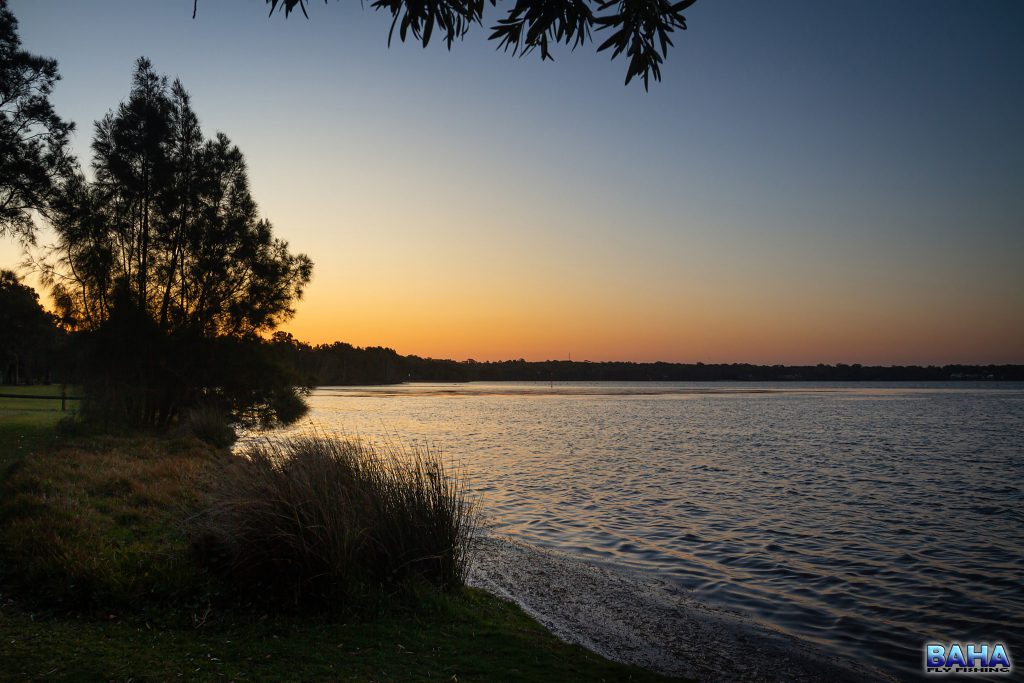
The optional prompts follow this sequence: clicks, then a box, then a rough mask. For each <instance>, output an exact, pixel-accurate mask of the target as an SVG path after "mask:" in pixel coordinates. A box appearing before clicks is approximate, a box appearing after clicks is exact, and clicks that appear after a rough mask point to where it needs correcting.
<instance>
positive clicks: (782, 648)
mask: <svg viewBox="0 0 1024 683" xmlns="http://www.w3.org/2000/svg"><path fill="white" fill-rule="evenodd" d="M470 583H471V584H472V585H474V586H476V587H479V588H482V589H485V590H487V591H489V592H491V593H494V594H495V595H498V596H500V597H503V598H506V599H508V600H511V601H513V602H515V603H516V604H518V605H519V606H520V607H521V608H522V609H523V610H524V611H526V612H527V613H528V614H530V615H531V616H533V617H534V618H535V619H537V620H538V621H540V622H541V623H542V624H544V625H545V626H546V627H547V628H548V629H550V630H551V631H552V632H553V633H554V634H555V635H557V636H558V637H560V638H562V639H563V640H565V641H567V642H570V643H576V644H579V645H582V646H583V647H586V648H589V649H591V650H593V651H595V652H597V653H599V654H601V655H603V656H605V657H608V658H610V659H614V660H617V661H621V662H624V663H628V664H635V665H638V666H642V667H645V668H648V669H651V670H653V671H656V672H658V673H662V674H666V675H669V676H683V677H687V678H691V679H695V680H698V681H705V682H708V683H713V682H717V681H722V682H726V681H791V682H792V681H803V682H807V683H810V682H812V681H829V682H830V683H840V682H845V681H850V682H853V681H866V680H876V681H878V680H880V681H893V680H896V679H895V678H893V677H891V676H889V675H887V674H885V673H883V672H881V671H878V670H876V669H873V668H869V667H866V666H864V665H860V664H857V663H855V662H851V661H848V660H844V659H842V658H839V657H836V656H833V655H831V654H829V653H828V652H826V651H824V650H823V649H821V648H820V647H818V646H816V645H814V644H812V643H810V642H807V641H804V640H801V639H799V638H795V637H793V636H790V635H787V634H784V633H781V632H779V631H775V630H773V629H770V628H768V627H766V626H764V625H761V624H759V623H757V622H755V621H754V620H752V619H750V618H749V617H746V616H744V615H742V614H740V613H737V612H735V611H731V610H727V609H724V608H721V607H718V606H712V605H706V604H703V603H700V602H698V601H696V600H695V599H693V598H692V597H691V596H689V595H687V593H686V592H684V591H681V590H679V589H676V588H674V587H672V586H670V585H668V584H666V583H664V582H661V581H657V580H651V579H645V578H642V577H638V576H634V575H631V574H626V573H620V572H618V571H613V570H610V569H608V568H605V567H601V566H598V565H594V564H589V563H587V562H583V561H580V560H577V559H574V558H572V557H569V556H567V555H564V554H561V553H557V552H553V551H550V550H547V549H542V548H538V547H535V546H530V545H527V544H524V543H521V542H518V541H515V540H512V539H509V538H506V537H501V536H495V535H484V536H481V537H480V538H479V539H477V553H476V557H475V559H474V563H473V566H472V568H471V571H470Z"/></svg>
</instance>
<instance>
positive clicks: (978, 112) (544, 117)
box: [0, 0, 1024, 364]
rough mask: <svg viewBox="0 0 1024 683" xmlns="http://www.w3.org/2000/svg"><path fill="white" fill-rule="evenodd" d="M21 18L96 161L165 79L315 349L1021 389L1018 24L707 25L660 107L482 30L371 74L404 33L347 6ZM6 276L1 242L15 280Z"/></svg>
mask: <svg viewBox="0 0 1024 683" xmlns="http://www.w3.org/2000/svg"><path fill="white" fill-rule="evenodd" d="M500 7H501V5H500V4H499V8H500ZM11 9H12V10H13V11H14V13H15V15H16V16H17V17H18V19H19V21H20V34H21V37H22V41H23V43H24V45H25V47H26V48H27V49H28V50H30V51H31V52H34V53H40V54H45V55H48V56H53V57H55V58H57V59H58V61H59V63H60V70H61V73H62V75H63V80H62V81H61V83H60V84H59V85H58V88H57V90H56V93H55V95H54V97H53V101H54V103H55V106H56V108H57V110H58V112H60V113H61V114H62V115H63V116H64V117H65V118H68V119H71V120H73V121H75V122H76V123H77V124H78V132H77V134H76V137H75V141H74V145H75V149H76V151H77V154H78V155H79V157H80V158H81V159H83V160H88V159H89V158H90V157H91V154H90V153H89V143H90V140H91V137H92V122H93V121H95V120H96V119H99V118H100V117H101V116H103V114H104V113H105V112H106V111H107V110H108V109H110V108H112V107H114V106H116V105H117V103H118V102H120V101H121V100H122V99H124V98H125V97H126V96H127V94H128V87H129V79H130V75H131V71H132V65H133V62H134V60H135V59H136V58H137V57H139V56H140V55H145V56H148V57H149V58H150V59H152V61H153V63H154V66H155V68H156V69H157V71H159V72H161V73H166V74H168V75H170V76H172V77H174V76H179V77H180V78H181V79H182V81H183V82H184V84H185V86H186V87H187V88H188V89H189V90H190V91H191V93H192V95H193V104H194V107H195V109H196V111H197V113H198V114H199V117H200V119H201V121H202V123H203V126H204V129H205V130H206V131H207V133H208V134H212V133H213V132H214V131H217V130H222V131H224V132H225V133H227V134H228V135H229V136H230V137H231V138H232V139H233V140H234V141H235V142H236V143H237V144H238V145H239V146H240V147H241V149H242V151H243V152H244V153H245V155H246V157H247V160H248V163H249V170H250V178H251V181H252V188H253V194H254V196H255V198H256V200H257V201H258V202H259V204H260V208H261V211H262V212H263V213H264V214H265V215H266V216H267V217H268V218H269V219H270V220H271V221H272V222H273V224H274V225H275V227H276V230H277V233H278V234H279V235H280V236H281V237H283V238H284V239H286V240H288V241H289V242H290V244H291V245H292V247H293V248H294V249H295V250H298V251H302V252H305V253H307V254H309V255H310V257H311V258H312V259H313V261H314V263H315V270H314V279H313V282H312V284H311V286H310V287H309V289H308V291H307V294H306V297H305V299H304V301H303V302H302V303H301V304H300V305H299V308H298V314H297V315H296V317H295V318H294V320H293V321H292V322H290V323H289V324H288V325H287V326H286V329H288V330H289V331H291V332H292V333H293V334H295V335H296V336H297V337H298V338H300V339H303V340H307V341H310V342H314V343H319V342H329V341H334V340H343V341H347V342H350V343H353V344H356V345H360V346H364V345H383V346H391V347H393V348H395V349H396V350H397V351H399V352H400V353H407V354H408V353H415V354H417V355H421V356H433V357H449V358H456V359H465V358H476V359H477V360H486V359H504V358H519V357H523V358H526V359H529V360H543V359H553V358H566V357H568V356H569V355H570V354H571V356H572V358H573V359H574V360H583V359H590V360H611V359H616V360H637V361H649V360H666V361H682V362H697V361H703V362H732V361H745V362H756V363H818V362H826V363H833V362H847V363H855V362H859V363H865V364H868V363H870V364H904V363H919V364H929V363H938V364H942V363H950V362H967V363H989V362H997V363H1004V362H1015V363H1022V362H1024V265H1022V264H1024V125H1022V122H1024V78H1022V74H1024V40H1022V36H1024V3H1021V2H1019V1H1017V0H989V1H986V2H952V1H951V0H939V1H927V2H926V1H925V0H913V1H911V0H908V1H905V2H899V3H894V2H891V1H882V0H873V1H867V2H859V3H834V2H820V0H819V1H817V2H812V1H803V2H787V3H767V2H758V1H756V0H746V1H742V2H740V1H735V2H733V1H728V0H700V1H699V2H698V3H697V4H696V5H694V6H693V7H692V8H691V9H690V10H688V12H687V17H688V20H689V25H690V28H689V30H688V31H687V32H685V33H683V34H680V35H679V36H678V38H677V39H676V41H675V42H676V49H675V50H674V51H673V52H672V53H671V54H670V55H669V58H668V60H667V64H666V66H665V68H664V73H665V80H664V82H662V83H660V84H652V86H651V90H650V92H649V93H645V92H644V91H643V88H642V87H641V86H639V85H635V84H634V85H631V86H629V87H623V86H622V79H623V77H624V74H625V66H626V65H625V62H624V61H622V60H621V59H620V60H617V61H614V62H609V61H608V60H607V58H606V57H605V56H604V54H602V55H600V56H599V55H596V54H594V51H593V47H592V46H591V47H587V48H581V49H579V50H577V51H576V52H574V53H573V52H569V51H567V50H564V49H562V50H558V51H557V52H556V53H555V56H556V61H555V62H554V63H551V62H547V63H541V62H540V61H539V58H538V57H536V56H531V57H527V58H526V59H516V58H513V57H511V56H510V55H508V54H504V53H501V52H497V51H496V50H495V49H494V47H495V46H494V44H493V43H489V42H487V41H486V36H487V34H488V31H487V30H486V28H477V29H476V30H474V31H473V32H472V34H471V35H470V36H469V37H468V38H467V39H466V40H465V41H464V42H462V43H457V44H456V45H455V46H454V49H453V50H452V51H451V52H450V53H449V52H448V51H447V50H446V49H445V48H444V45H443V42H441V41H437V44H436V45H431V46H430V48H429V49H426V50H424V49H422V48H421V47H419V46H418V45H414V44H407V45H402V44H400V43H397V44H394V45H392V47H391V48H390V49H388V47H387V44H386V43H387V31H388V27H389V25H390V19H389V17H387V16H385V15H383V14H376V13H374V12H373V11H371V10H365V11H362V10H360V8H359V3H356V2H344V3H335V2H333V0H332V2H330V3H328V4H327V5H323V4H322V3H320V2H318V1H317V0H313V1H312V3H311V8H310V14H311V20H309V21H307V20H305V19H304V18H303V17H302V16H301V14H300V15H298V16H292V17H291V18H289V19H288V20H287V21H286V20H285V19H284V17H283V15H282V16H275V17H273V18H270V19H268V18H267V16H266V9H265V8H264V7H263V5H262V3H261V2H257V1H256V0H200V2H199V8H198V16H197V18H196V19H195V20H193V19H192V2H191V0H176V1H169V0H147V1H141V0H118V1H114V0H107V1H105V2H101V3H93V2H81V0H47V1H46V2H39V1H38V0H31V1H29V0H12V2H11ZM496 16H498V15H497V14H496V13H494V12H493V11H492V12H491V14H490V15H489V17H488V19H486V20H485V23H486V22H490V23H493V21H494V19H495V17H496ZM487 25H490V24H489V23H487ZM598 35H600V34H598ZM435 40H436V39H435ZM41 239H42V241H43V242H45V241H46V239H47V235H46V234H45V233H44V234H43V235H42V236H41ZM20 260H21V256H20V253H19V249H18V248H17V247H16V245H14V244H13V242H11V241H10V240H4V241H2V242H0V267H11V266H14V265H15V264H17V263H18V262H19V261H20Z"/></svg>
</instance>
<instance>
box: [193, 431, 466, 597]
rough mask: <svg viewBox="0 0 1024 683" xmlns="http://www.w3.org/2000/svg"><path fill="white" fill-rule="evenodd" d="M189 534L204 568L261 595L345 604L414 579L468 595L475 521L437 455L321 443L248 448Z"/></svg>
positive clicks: (458, 482)
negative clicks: (462, 589) (463, 589)
mask: <svg viewBox="0 0 1024 683" xmlns="http://www.w3.org/2000/svg"><path fill="white" fill-rule="evenodd" d="M209 495H210V503H209V506H208V508H207V509H206V510H205V512H203V513H202V514H200V515H198V516H197V517H196V518H194V520H193V522H192V526H191V537H192V544H193V548H194V549H195V550H196V552H197V556H198V557H199V559H200V560H201V561H202V562H203V563H204V564H205V565H206V566H208V567H210V568H211V569H213V570H214V571H216V572H218V573H221V574H223V575H225V576H226V577H227V578H229V579H230V580H231V582H232V583H233V584H234V585H236V586H237V587H238V588H239V589H241V590H245V591H252V592H253V597H254V598H258V599H260V600H263V599H275V598H276V599H279V600H280V599H283V600H286V601H288V602H289V603H293V604H295V605H338V604H345V603H347V602H350V601H352V600H353V599H355V598H357V597H361V596H366V595H373V594H377V593H379V592H380V590H381V589H384V588H387V587H394V586H397V585H398V584H401V583H403V582H405V581H407V580H410V579H411V580H415V581H417V582H421V581H423V580H425V581H427V582H429V583H430V584H433V585H435V586H438V587H440V588H443V589H447V590H450V589H454V588H457V587H459V586H461V585H463V583H464V581H465V578H466V571H467V563H468V553H469V547H470V543H471V541H472V537H473V534H474V531H475V529H476V516H475V512H474V507H473V504H472V502H471V501H470V499H469V496H468V488H467V485H466V482H465V479H464V478H462V477H460V476H458V475H457V474H454V475H453V474H452V473H450V472H448V471H447V470H446V468H445V467H444V464H443V462H442V460H441V458H440V457H439V455H438V454H437V453H436V452H433V451H430V450H413V451H411V452H410V451H407V450H404V449H401V448H397V447H393V446H392V447H383V448H373V447H370V446H368V445H367V444H365V443H363V442H360V441H350V440H343V439H333V438H328V437H324V436H315V437H299V438H293V439H286V440H275V441H265V442H261V443H257V444H253V445H249V446H248V447H246V448H245V449H244V450H243V452H242V453H241V457H239V458H237V461H236V462H234V463H233V464H232V465H231V466H230V467H229V468H227V470H226V471H223V472H220V473H218V477H217V479H216V481H214V482H211V484H210V494H209Z"/></svg>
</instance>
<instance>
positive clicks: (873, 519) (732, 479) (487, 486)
mask: <svg viewBox="0 0 1024 683" xmlns="http://www.w3.org/2000/svg"><path fill="white" fill-rule="evenodd" d="M310 403H311V406H312V411H311V413H310V416H309V418H308V420H304V421H303V423H302V424H301V425H299V426H298V427H296V429H299V430H303V429H309V428H310V427H311V426H314V427H316V428H318V429H320V430H323V431H327V432H330V433H342V434H346V435H350V436H353V435H358V436H361V437H363V438H366V439H368V440H371V441H372V440H382V439H390V440H392V441H396V440H397V441H401V442H404V443H406V444H409V445H412V444H421V443H429V444H432V445H434V446H436V447H438V448H440V449H441V450H442V451H443V452H444V454H445V455H446V456H447V457H451V458H453V459H454V460H455V461H457V462H459V463H461V464H462V466H463V467H464V469H465V471H466V472H467V473H468V474H469V476H470V478H471V483H472V486H473V489H474V491H475V492H476V493H477V494H479V496H480V499H481V504H482V508H483V510H484V511H485V512H486V515H487V519H488V523H489V525H490V528H491V529H492V530H493V531H495V532H497V533H501V534H508V535H512V536H515V537H517V538H519V539H522V540H525V541H527V542H529V543H532V544H535V545H540V546H545V547H550V548H554V549H557V550H560V551H563V552H567V553H571V554H573V555H576V556H579V557H583V558H587V559H589V560H591V561H594V562H599V563H604V564H607V565H610V566H613V567H616V568H619V569H622V570H626V571H631V572H640V573H643V574H645V575H648V576H654V577H657V578H659V579H662V580H665V581H667V582H670V583H672V584H675V585H677V586H680V587H683V588H686V589H690V590H692V591H693V592H694V593H695V595H696V596H697V597H698V598H700V599H702V600H704V601H706V602H713V603H721V604H724V605H727V606H729V607H732V608H735V609H738V610H741V611H744V612H746V613H748V614H751V615H752V616H753V617H755V618H756V619H758V620H760V621H763V622H766V623H768V624H771V625H772V626H774V627H776V628H778V629H781V630H783V631H786V632H789V633H792V634H795V635H797V636H800V637H803V638H806V639H809V640H812V641H815V642H817V643H819V644H822V645H824V646H825V647H826V648H828V649H830V650H831V651H833V652H836V653H838V654H842V655H846V656H848V657H858V658H861V659H862V661H863V658H865V657H866V658H867V659H868V660H869V661H870V662H872V663H874V664H875V665H877V666H880V667H883V668H885V669H886V670H889V671H894V672H895V673H898V674H899V675H901V676H905V677H908V678H914V677H916V676H917V675H919V672H920V666H921V661H922V645H923V644H924V643H925V642H926V641H930V640H939V641H950V640H958V641H967V640H984V641H993V640H1000V639H1002V640H1006V641H1008V643H1009V644H1010V656H1011V658H1015V659H1018V660H1021V664H1020V665H1024V641H1022V639H1021V638H1020V634H1021V632H1022V629H1021V624H1022V623H1024V384H1017V383H1005V384H1004V383H985V384H963V383H959V384H949V385H933V384H929V385H913V384H887V385H874V384H855V385H844V384H804V383H784V384H745V383H744V384H739V383H642V384H631V383H629V384H627V383H558V382H556V383H554V384H553V385H550V384H547V383H543V384H537V383H492V384H484V383H471V384H455V385H452V384H411V385H400V386H389V387H344V388H321V389H318V390H316V391H315V392H314V393H313V395H312V397H311V401H310ZM738 654H741V653H732V656H736V655H738ZM1015 663H1016V662H1015Z"/></svg>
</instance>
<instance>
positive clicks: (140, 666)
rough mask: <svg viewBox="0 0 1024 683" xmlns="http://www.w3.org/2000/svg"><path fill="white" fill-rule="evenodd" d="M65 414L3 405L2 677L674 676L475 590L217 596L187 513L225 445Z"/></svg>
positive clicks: (547, 678)
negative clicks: (322, 606) (63, 426)
mask: <svg viewBox="0 0 1024 683" xmlns="http://www.w3.org/2000/svg"><path fill="white" fill-rule="evenodd" d="M60 416H61V414H60V413H59V412H53V411H51V412H49V413H44V412H33V411H26V412H22V411H18V410H11V411H7V412H3V411H2V409H0V575H2V581H3V583H2V585H0V634H2V637H0V678H17V679H29V680H31V679H37V678H38V679H46V680H119V681H127V680H133V681H145V680H152V681H164V680H172V679H176V678H183V679H187V680H269V681H278V680H281V681H293V680H294V681H316V680H445V681H472V680H479V681H516V680H522V681H600V680H606V681H611V680H641V681H647V680H663V679H660V678H659V677H657V676H654V675H653V674H651V673H649V672H647V671H644V670H642V669H637V668H633V667H625V666H622V665H619V664H615V663H612V662H609V661H607V660H604V659H602V658H600V657H598V656H597V655H594V654H593V653H590V652H588V651H586V650H584V649H582V648H580V647H576V646H570V645H567V644H565V643H563V642H561V641H559V640H558V639H556V638H554V637H553V636H552V635H551V634H549V633H548V632H547V631H546V630H545V629H544V628H543V627H541V626H540V625H539V624H537V623H536V622H535V621H533V620H532V619H530V618H529V617H527V616H526V615H525V614H524V613H523V612H522V611H521V610H519V609H518V608H517V607H516V606H514V605H512V604H510V603H507V602H504V601H502V600H499V599H497V598H495V597H493V596H490V595H488V594H486V593H483V592H481V591H477V590H471V589H465V590H463V591H461V592H459V593H457V594H455V595H444V594H441V593H439V592H436V591H434V590H432V589H421V590H420V591H419V592H418V593H416V594H415V595H416V597H415V598H411V597H409V595H406V596H405V597H400V598H391V599H388V600H386V601H385V602H384V603H383V604H384V606H383V607H382V608H381V609H380V610H378V611H377V612H376V613H375V614H374V615H373V616H367V615H366V614H363V615H362V616H358V615H356V614H351V615H339V614H334V615H330V614H320V615H299V614H282V613H280V612H275V611H274V610H272V609H271V608H268V607H266V606H263V605H261V604H260V600H259V598H258V596H254V597H253V598H252V599H250V600H248V601H247V602H245V604H239V603H237V601H236V602H229V603H225V602H224V601H223V600H220V601H218V599H217V597H216V595H215V594H214V593H206V594H204V593H203V590H208V588H204V587H208V586H209V585H211V584H209V583H208V578H204V576H203V575H202V573H201V571H200V570H198V569H196V568H195V567H193V566H191V565H189V564H188V555H187V544H186V543H185V542H184V539H183V538H182V535H181V533H180V530H179V526H178V521H179V518H180V517H181V516H182V515H184V514H188V512H189V510H190V509H192V507H193V506H194V505H195V501H196V500H197V497H196V496H195V494H194V491H195V482H197V481H200V480H201V477H200V475H204V476H205V475H206V474H209V473H210V472H211V471H213V472H215V471H216V470H215V469H212V470H211V469H210V468H215V467H216V466H217V463H218V462H220V461H221V460H222V459H223V458H224V457H227V456H226V455H223V454H221V455H217V454H216V453H211V452H210V451H209V449H208V448H207V447H205V446H202V445H201V444H199V442H196V441H180V440H179V441H173V440H166V439H155V438H152V437H89V438H78V439H74V440H67V439H58V438H57V437H56V436H55V435H54V429H53V427H54V424H55V423H56V421H57V420H58V419H60ZM14 463H21V464H20V465H19V466H17V467H15V468H12V467H11V465H12V464H14Z"/></svg>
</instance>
